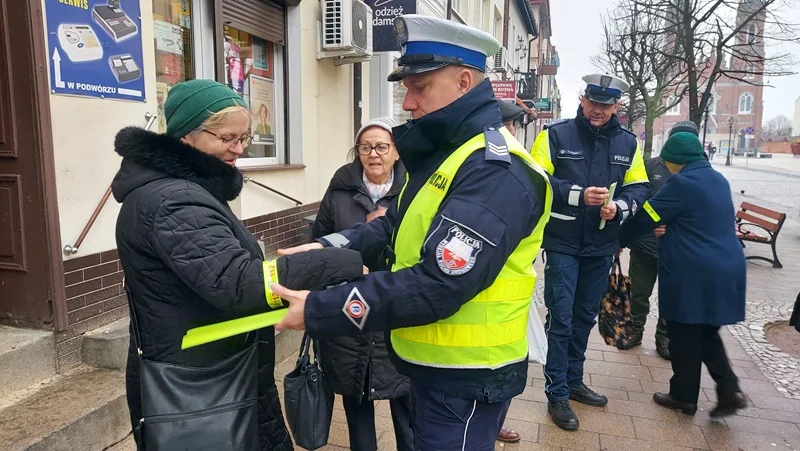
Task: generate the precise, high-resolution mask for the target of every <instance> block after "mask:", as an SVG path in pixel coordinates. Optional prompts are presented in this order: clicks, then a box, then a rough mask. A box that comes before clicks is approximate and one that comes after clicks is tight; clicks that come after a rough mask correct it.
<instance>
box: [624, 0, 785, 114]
mask: <svg viewBox="0 0 800 451" xmlns="http://www.w3.org/2000/svg"><path fill="white" fill-rule="evenodd" d="M630 2H632V3H633V4H634V5H636V7H637V8H636V9H635V10H634V11H636V13H635V14H634V13H633V12H630V13H628V16H632V15H646V16H650V17H652V19H648V20H650V21H651V22H652V23H655V24H657V25H658V26H655V27H651V28H649V29H648V30H647V33H648V34H653V35H657V36H663V37H664V38H665V41H663V42H664V43H665V45H664V46H663V47H660V48H654V49H653V50H655V51H656V52H658V53H660V54H661V55H662V56H664V57H665V58H671V59H676V60H677V62H678V64H676V65H673V66H672V70H674V71H675V73H679V74H681V75H682V76H683V80H682V81H681V83H682V86H684V87H685V89H684V93H686V94H688V104H689V119H690V120H691V121H693V122H694V123H695V124H697V125H698V126H699V125H700V122H701V120H702V118H703V114H704V111H705V109H706V106H707V105H708V104H709V102H710V101H711V99H712V97H713V88H714V85H715V83H716V82H717V81H718V80H719V79H720V78H722V77H726V78H727V79H729V80H732V81H735V82H740V83H743V84H746V85H754V86H761V85H764V86H766V84H765V83H766V79H767V78H768V77H779V76H785V75H792V74H793V73H794V72H793V70H792V68H793V66H794V64H795V59H794V58H793V56H792V54H791V52H782V51H780V49H778V48H777V47H775V46H776V45H780V44H782V43H792V44H796V43H797V42H800V32H799V31H798V26H797V24H792V23H789V22H787V21H786V20H785V18H784V17H786V16H785V14H786V12H787V11H791V10H792V9H793V8H796V7H797V6H798V5H797V4H798V2H797V1H796V0H630ZM767 47H769V48H770V49H771V50H772V54H770V55H769V56H767V55H766V52H765V50H764V49H765V48H767Z"/></svg>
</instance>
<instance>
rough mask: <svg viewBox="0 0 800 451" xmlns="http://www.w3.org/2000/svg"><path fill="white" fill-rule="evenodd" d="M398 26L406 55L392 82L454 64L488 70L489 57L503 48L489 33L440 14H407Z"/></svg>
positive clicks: (401, 18)
mask: <svg viewBox="0 0 800 451" xmlns="http://www.w3.org/2000/svg"><path fill="white" fill-rule="evenodd" d="M394 28H395V36H396V38H397V41H398V42H399V43H400V46H401V48H402V56H401V57H400V60H399V61H398V67H397V69H395V70H394V71H393V72H392V73H391V74H389V77H388V80H389V81H400V80H402V79H403V77H405V76H408V75H414V74H421V73H424V72H430V71H433V70H437V69H441V68H443V67H445V66H447V65H450V64H455V65H459V66H464V67H469V68H472V69H477V70H479V71H481V72H486V59H487V58H488V57H490V56H492V55H494V54H495V53H497V51H498V50H500V42H498V40H497V39H495V38H494V37H493V36H492V35H490V34H489V33H486V32H483V31H480V30H478V29H475V28H472V27H468V26H466V25H461V24H458V23H455V22H451V21H449V20H445V19H439V18H436V17H429V16H422V15H419V14H406V15H403V16H399V17H397V18H395V19H394Z"/></svg>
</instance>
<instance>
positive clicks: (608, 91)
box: [583, 74, 631, 105]
mask: <svg viewBox="0 0 800 451" xmlns="http://www.w3.org/2000/svg"><path fill="white" fill-rule="evenodd" d="M583 81H585V82H586V92H585V93H584V94H583V96H584V97H586V98H587V99H588V100H591V101H592V102H597V103H604V104H606V105H613V104H615V103H617V102H618V101H619V99H620V98H621V97H622V93H623V92H625V91H627V90H628V89H630V87H631V85H629V84H628V83H627V82H626V81H625V80H623V79H621V78H619V77H615V76H613V75H608V74H591V75H587V76H585V77H583Z"/></svg>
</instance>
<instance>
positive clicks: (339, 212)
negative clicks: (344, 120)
mask: <svg viewBox="0 0 800 451" xmlns="http://www.w3.org/2000/svg"><path fill="white" fill-rule="evenodd" d="M393 170H394V181H393V183H392V187H391V188H390V189H389V192H388V193H386V196H384V197H383V198H382V199H379V200H378V202H377V203H373V202H372V199H370V197H369V195H368V194H367V188H366V187H365V186H364V181H363V180H362V173H363V171H364V167H363V166H361V162H360V161H359V160H358V159H356V161H354V162H352V163H349V164H346V165H344V166H342V167H341V168H339V170H337V171H336V173H335V174H334V176H333V178H332V179H331V183H330V185H329V186H328V190H327V191H326V192H325V196H324V197H323V198H322V204H321V205H320V208H319V212H318V213H317V219H316V220H315V221H314V226H313V228H312V236H313V238H315V239H316V238H319V237H321V236H325V235H327V234H330V233H335V232H341V231H342V230H345V229H348V228H350V227H352V226H353V225H355V224H357V223H359V222H364V221H365V220H366V217H367V214H368V213H370V212H373V211H375V210H376V209H377V208H378V206H381V207H388V206H389V204H390V203H391V202H392V201H393V200H394V199H395V198H396V197H397V195H398V194H400V190H401V189H402V188H403V183H404V182H405V178H406V172H405V169H404V168H403V165H402V164H401V163H400V162H399V161H398V162H397V163H395V165H394V169H393ZM381 269H384V268H370V271H376V270H381ZM385 335H386V334H385V333H384V332H369V333H365V334H359V335H354V336H350V337H336V338H326V339H324V340H321V341H320V346H321V348H322V349H321V350H320V351H321V352H320V356H321V358H322V365H323V368H324V369H325V376H326V377H327V378H328V380H329V381H330V382H331V384H332V385H333V389H334V391H335V392H336V393H339V394H341V395H345V396H356V397H359V399H360V397H361V396H362V393H364V391H365V390H366V393H368V399H370V400H373V401H374V400H376V399H394V398H399V397H401V396H405V395H407V394H408V393H409V390H410V388H409V382H408V378H407V377H405V376H403V375H402V374H400V373H398V372H397V370H396V369H395V367H394V365H393V364H392V362H391V361H390V360H389V350H388V349H387V348H386V337H385ZM367 372H369V379H368V380H369V386H368V387H367V386H365V382H366V381H367Z"/></svg>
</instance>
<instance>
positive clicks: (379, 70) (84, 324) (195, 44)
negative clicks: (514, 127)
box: [0, 0, 558, 372]
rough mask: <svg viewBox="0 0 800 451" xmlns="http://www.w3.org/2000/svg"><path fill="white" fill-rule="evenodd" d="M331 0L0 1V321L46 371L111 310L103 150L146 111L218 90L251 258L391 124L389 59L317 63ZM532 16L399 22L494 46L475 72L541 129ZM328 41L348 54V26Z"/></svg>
mask: <svg viewBox="0 0 800 451" xmlns="http://www.w3.org/2000/svg"><path fill="white" fill-rule="evenodd" d="M353 2H358V0H350V3H348V5H350V4H351V3H353ZM335 3H337V2H332V1H329V0H323V1H319V2H316V1H309V0H305V1H301V0H121V2H120V3H119V6H118V8H113V7H111V6H109V4H108V1H107V0H75V1H72V0H70V1H64V0H19V1H17V0H2V7H0V27H2V29H0V325H9V326H14V327H20V328H30V329H42V330H48V331H53V333H54V337H55V340H54V342H55V347H56V355H57V357H56V359H55V360H56V361H55V362H54V365H55V366H56V368H57V370H58V371H59V372H63V371H67V370H69V369H71V368H73V367H75V366H77V365H78V364H80V362H81V349H82V340H83V335H84V334H85V333H86V332H87V331H90V330H93V329H96V328H98V327H101V326H103V325H105V324H108V323H110V322H113V321H115V320H118V319H122V318H124V317H125V316H127V315H128V307H127V303H126V299H125V296H124V291H123V289H122V280H123V273H122V269H121V266H120V264H119V261H118V255H117V252H116V249H115V248H116V242H115V228H116V219H117V214H118V212H119V204H118V203H117V202H116V201H115V200H114V199H113V197H110V194H111V193H110V184H111V181H112V179H113V177H114V175H115V173H116V171H117V170H118V169H119V164H120V160H121V159H120V157H119V156H118V155H117V154H116V153H115V152H114V137H115V135H116V133H117V132H118V131H119V130H120V129H122V128H124V127H127V126H140V127H149V128H150V130H152V131H155V132H163V131H164V130H165V127H166V121H165V119H164V114H163V105H164V101H165V100H166V99H167V98H168V97H169V92H170V88H171V87H172V86H174V85H175V84H177V83H179V82H181V81H185V80H190V79H214V80H217V81H220V82H222V83H225V84H227V85H228V86H230V87H231V88H232V89H235V90H236V91H238V92H239V93H241V94H242V96H243V97H244V98H245V100H246V101H247V102H248V104H249V107H250V109H251V111H252V113H253V123H252V131H253V134H254V141H253V142H254V143H253V144H252V145H251V146H249V147H248V148H247V149H246V152H245V155H244V156H243V157H242V158H240V159H239V161H238V162H237V165H238V167H239V169H240V170H241V171H242V172H243V173H244V175H245V180H246V183H245V185H244V188H243V190H242V193H241V195H240V196H239V197H238V198H237V199H235V200H234V201H232V202H231V203H230V206H231V208H232V210H233V211H234V212H235V213H236V214H237V216H238V217H239V218H240V219H241V220H243V221H244V223H245V224H246V225H247V227H248V228H249V229H250V230H251V231H252V232H253V234H254V235H255V236H256V237H257V238H258V239H260V240H261V242H262V243H263V247H264V251H265V253H266V254H267V255H274V253H275V251H276V250H277V249H278V248H280V247H287V246H291V245H296V244H299V243H301V242H303V241H304V240H306V239H307V236H306V230H307V225H308V222H309V218H310V217H313V215H314V214H315V213H316V209H317V207H318V204H319V200H320V199H321V198H322V196H323V194H324V192H325V190H326V188H327V186H328V183H329V181H330V178H331V176H332V175H333V173H334V172H335V171H336V169H337V168H338V167H340V166H341V165H342V164H344V163H345V162H346V155H347V152H348V150H349V149H350V148H351V147H352V145H353V138H354V135H355V131H356V130H357V129H358V127H360V125H361V123H363V122H364V121H366V120H367V119H369V118H373V117H378V116H394V117H395V118H396V119H397V120H398V121H401V122H402V121H404V120H406V119H408V115H407V113H405V112H404V111H402V100H403V96H404V95H405V91H404V88H403V86H402V84H401V83H388V82H387V81H386V77H387V75H388V74H389V72H391V71H392V70H393V69H394V67H395V66H396V61H397V58H399V56H400V54H399V52H397V51H380V52H379V51H375V52H372V51H371V50H370V49H371V46H372V41H371V40H370V41H369V42H370V44H369V46H366V45H365V46H363V48H361V47H359V46H360V45H361V44H353V45H354V46H355V47H359V50H358V51H357V52H355V53H353V52H351V51H349V50H348V51H342V50H341V49H340V50H338V51H336V52H332V51H330V50H329V49H328V50H326V46H330V44H331V41H330V40H329V39H328V37H327V36H328V35H327V34H326V29H324V28H322V23H323V22H324V21H323V18H324V17H325V15H326V14H328V13H336V11H335V8H336V7H337V6H336V4H335ZM358 3H359V5H360V6H366V4H370V5H372V9H371V10H372V11H376V10H377V9H378V8H377V7H375V6H374V4H375V1H374V0H371V1H370V0H368V1H367V2H366V4H363V3H360V2H358ZM359 5H356V6H359ZM381 5H383V4H381ZM548 5H549V4H548V2H547V0H450V1H447V0H419V1H417V2H414V3H413V9H414V10H415V12H417V13H419V14H426V15H430V16H436V17H442V18H449V19H450V20H456V21H460V22H462V23H466V24H469V25H471V26H474V27H477V28H479V29H482V30H484V31H487V32H489V33H491V34H493V35H494V36H495V37H496V38H497V39H498V40H499V41H500V42H501V43H502V44H503V50H502V51H501V54H500V57H498V58H496V57H492V58H490V59H489V61H488V63H489V64H488V67H489V70H488V71H487V76H488V77H489V78H490V79H492V80H498V81H510V80H513V81H517V86H518V87H519V93H520V99H521V98H522V97H524V96H525V95H527V96H528V98H529V99H531V100H530V105H526V104H525V103H523V102H522V100H519V99H518V100H517V101H518V103H520V104H522V106H524V107H525V108H526V109H527V110H528V111H529V112H530V113H531V114H530V117H534V115H535V113H533V108H534V106H535V105H534V103H536V102H534V100H537V101H538V99H541V98H546V99H549V100H551V102H550V103H548V105H545V106H544V107H543V108H541V109H540V110H541V113H543V114H541V113H540V115H543V116H544V119H541V120H543V121H549V120H552V119H551V118H556V117H558V113H557V108H556V106H557V104H558V88H557V85H556V84H555V79H554V77H555V74H556V71H557V68H558V58H557V53H556V52H555V49H554V48H553V47H552V45H551V44H550V42H549V36H550V31H549V26H550V25H549V9H548ZM339 7H341V5H340V6H339ZM381 7H383V6H381ZM406 12H410V11H406ZM367 14H369V13H367ZM381 14H383V13H381ZM376 17H378V16H377V15H376ZM364 22H365V23H367V24H369V23H370V22H369V20H367V21H364ZM384 22H386V20H385V17H380V21H378V22H372V23H373V25H374V24H376V23H378V24H382V23H384ZM353 23H359V21H353ZM12 24H13V25H12ZM377 29H378V26H377V25H376V26H374V27H372V28H371V29H370V30H366V31H371V32H374V31H375V30H377ZM342 31H343V32H344V34H347V33H348V32H353V34H352V36H351V37H350V38H352V40H353V42H355V40H357V39H362V38H363V36H364V34H359V33H360V32H361V31H365V30H355V29H353V30H350V29H343V30H342ZM368 34H369V33H367V35H368ZM543 36H546V38H544V41H543V40H542V37H543ZM348 42H349V41H348ZM359 42H360V41H359ZM367 47H369V48H367ZM103 49H113V50H114V51H112V52H108V51H107V50H103ZM343 55H345V56H343ZM540 74H542V75H540ZM539 106H542V105H541V102H539ZM538 126H540V125H538V122H536V123H535V124H533V125H531V124H529V125H528V126H527V127H524V128H523V129H522V130H520V136H519V138H520V140H521V141H523V142H525V139H526V138H527V139H528V141H530V140H531V139H532V137H535V134H534V135H533V136H531V135H530V130H531V127H533V128H534V129H535V128H536V127H538ZM526 145H528V146H530V144H529V143H528V144H526Z"/></svg>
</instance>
